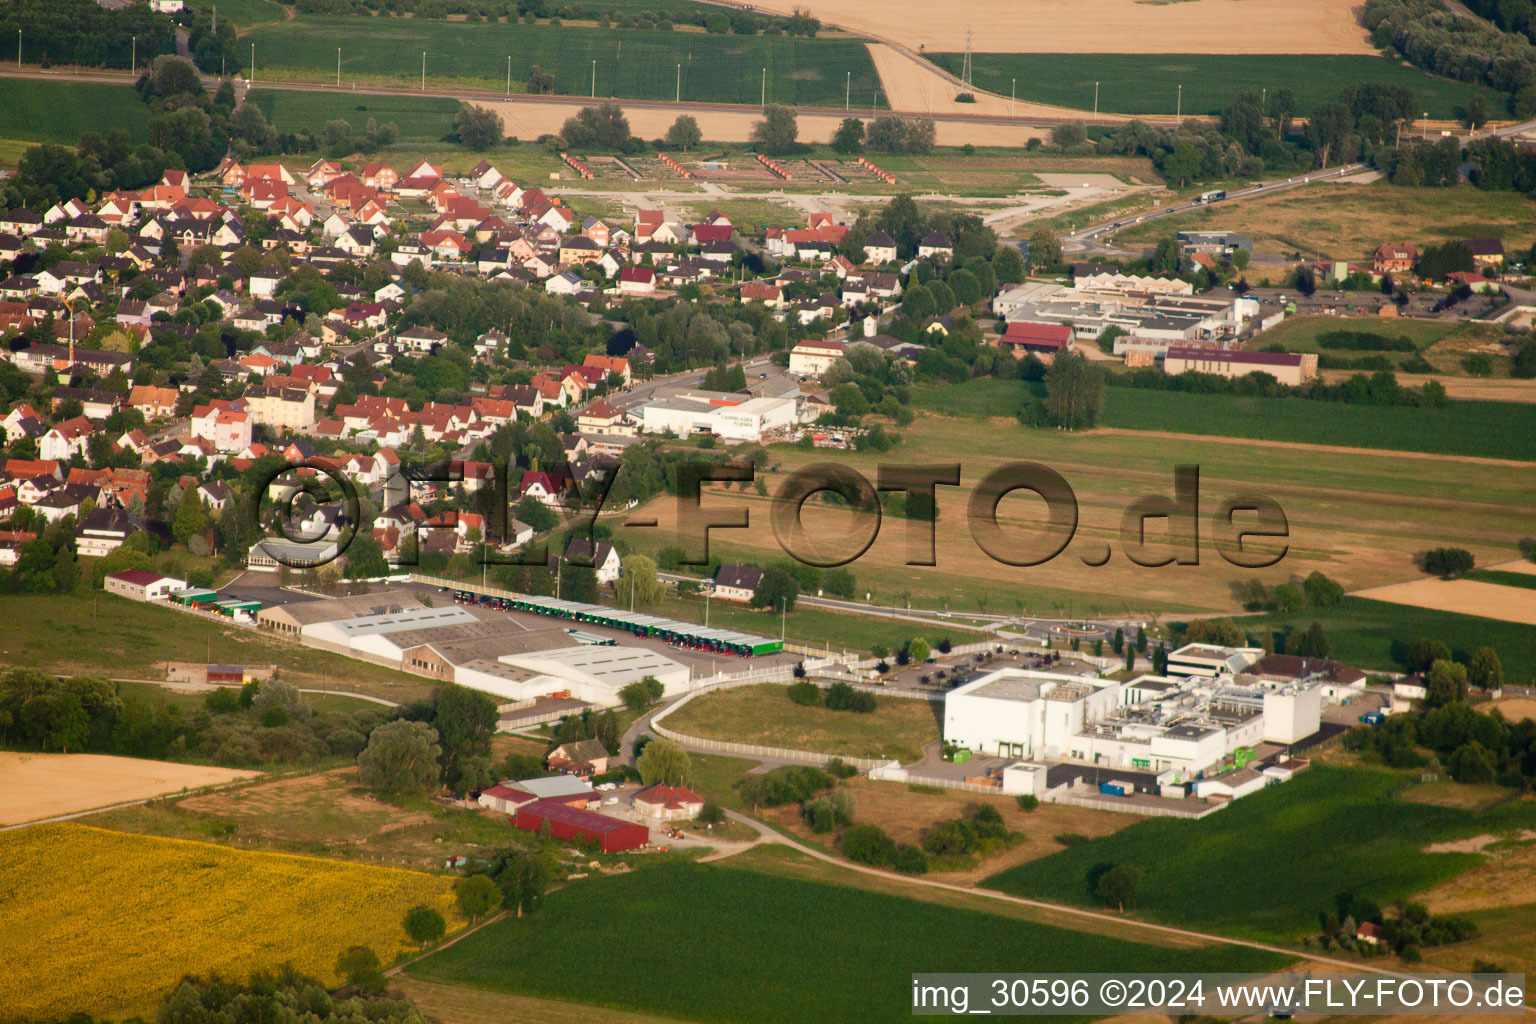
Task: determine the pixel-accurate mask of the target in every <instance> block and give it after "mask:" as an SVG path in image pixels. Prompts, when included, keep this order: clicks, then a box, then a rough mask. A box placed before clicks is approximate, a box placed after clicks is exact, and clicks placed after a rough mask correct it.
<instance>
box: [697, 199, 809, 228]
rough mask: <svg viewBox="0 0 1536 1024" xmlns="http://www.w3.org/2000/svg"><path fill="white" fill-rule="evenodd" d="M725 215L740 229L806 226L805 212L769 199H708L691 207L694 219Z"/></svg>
mask: <svg viewBox="0 0 1536 1024" xmlns="http://www.w3.org/2000/svg"><path fill="white" fill-rule="evenodd" d="M715 212H719V213H723V214H725V216H726V217H728V218H730V221H731V223H732V224H735V225H736V227H737V229H738V230H754V231H755V230H762V229H763V228H802V227H805V212H804V211H803V210H798V209H795V208H794V207H791V206H785V205H784V204H783V203H775V202H770V201H769V200H767V199H726V200H722V201H719V202H710V201H708V200H706V201H704V202H701V203H694V204H693V205H691V206H689V207H687V213H688V215H689V218H690V220H703V219H704V218H705V217H707V216H709V215H710V214H711V213H715Z"/></svg>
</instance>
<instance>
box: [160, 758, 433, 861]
mask: <svg viewBox="0 0 1536 1024" xmlns="http://www.w3.org/2000/svg"><path fill="white" fill-rule="evenodd" d="M356 787H357V770H356V769H353V768H342V769H337V770H336V771H330V772H323V773H320V774H318V775H303V776H299V777H297V778H291V779H279V780H277V781H276V782H269V783H266V784H265V785H260V786H249V787H246V788H244V789H241V790H239V791H237V792H232V793H210V794H208V795H206V796H200V797H193V798H191V799H189V800H183V801H182V802H181V806H182V808H183V809H185V810H188V811H193V812H196V813H199V814H207V815H210V816H212V817H215V818H218V819H221V820H225V821H231V822H234V823H235V825H236V828H237V830H238V833H239V834H240V835H241V836H242V837H250V838H258V839H264V840H271V841H276V842H288V843H293V842H323V843H326V844H327V845H331V846H344V845H353V844H362V843H365V842H367V841H369V840H370V839H373V838H376V837H378V836H382V835H386V834H388V833H390V832H394V831H397V830H399V829H404V828H409V827H411V826H413V825H424V824H427V823H429V822H431V821H432V816H431V815H429V814H425V813H422V812H419V811H406V810H402V809H401V808H398V807H393V806H391V805H389V804H386V803H383V802H382V801H380V800H376V799H374V797H372V796H370V795H369V794H368V793H366V792H365V791H362V790H361V789H358V788H356Z"/></svg>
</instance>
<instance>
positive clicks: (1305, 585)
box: [1301, 570, 1344, 608]
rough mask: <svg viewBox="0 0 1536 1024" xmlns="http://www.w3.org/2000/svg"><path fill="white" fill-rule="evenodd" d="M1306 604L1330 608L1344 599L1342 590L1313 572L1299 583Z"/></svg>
mask: <svg viewBox="0 0 1536 1024" xmlns="http://www.w3.org/2000/svg"><path fill="white" fill-rule="evenodd" d="M1301 589H1302V590H1304V591H1305V592H1306V595H1307V603H1308V604H1311V605H1316V606H1317V607H1319V608H1330V607H1332V606H1333V605H1336V604H1338V603H1339V602H1340V601H1342V600H1343V599H1344V588H1343V586H1341V585H1340V584H1338V583H1336V582H1335V581H1333V580H1331V579H1329V578H1328V577H1327V576H1324V575H1323V574H1322V573H1320V572H1317V571H1316V570H1313V571H1312V573H1311V574H1310V575H1308V576H1307V578H1306V579H1305V580H1303V581H1302V583H1301Z"/></svg>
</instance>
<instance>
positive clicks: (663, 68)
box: [242, 15, 879, 109]
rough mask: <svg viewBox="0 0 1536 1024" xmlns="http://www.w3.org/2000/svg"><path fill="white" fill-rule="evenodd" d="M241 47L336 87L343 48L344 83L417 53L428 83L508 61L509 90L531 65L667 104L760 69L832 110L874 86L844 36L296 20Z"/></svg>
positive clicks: (865, 58)
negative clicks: (847, 87) (847, 96)
mask: <svg viewBox="0 0 1536 1024" xmlns="http://www.w3.org/2000/svg"><path fill="white" fill-rule="evenodd" d="M242 41H249V42H254V43H255V44H256V68H257V81H258V83H259V82H260V81H261V76H262V71H263V70H265V71H267V72H269V73H275V74H279V75H281V74H288V75H299V76H306V77H312V78H316V79H317V80H326V81H334V76H335V73H336V48H337V46H338V45H339V46H340V47H341V67H342V82H343V84H345V83H346V82H347V81H348V80H349V79H358V78H364V79H374V80H378V79H389V80H398V81H406V82H411V83H416V82H419V81H420V76H421V55H422V52H423V51H425V52H426V55H427V84H428V85H429V86H430V85H434V84H436V85H442V84H444V83H445V82H447V81H449V80H461V81H476V82H481V83H494V84H496V85H502V84H503V83H505V81H506V76H507V57H508V55H511V57H512V80H513V83H514V85H515V84H517V83H519V82H526V81H527V80H528V76H529V73H530V71H531V69H532V68H533V67H534V66H535V65H537V66H539V67H543V68H548V69H550V70H553V71H554V72H555V91H556V92H558V93H562V94H566V95H572V96H591V95H595V96H596V97H597V98H598V99H605V98H608V97H621V98H633V99H668V100H670V99H672V98H674V96H676V95H677V94H678V82H679V75H681V95H682V98H683V99H685V100H699V101H709V102H717V103H719V102H725V103H751V104H755V103H758V102H759V101H760V100H761V98H762V91H761V90H762V87H763V86H762V83H763V75H764V69H766V74H767V95H768V102H769V103H784V104H790V105H796V104H798V105H801V106H834V105H836V106H840V105H841V104H842V102H843V95H844V87H845V85H846V84H847V78H846V76H847V75H848V74H849V73H851V74H852V76H853V77H852V85H851V89H852V92H853V95H854V96H862V97H868V96H870V95H871V94H872V93H873V91H874V90H875V89H876V88H877V87H878V86H879V78H878V76H877V75H876V74H875V66H874V62H873V61H872V60H871V59H870V57H869V51H868V49H867V48H866V47H865V46H864V44H863V43H862V42H860V41H859V40H856V39H848V38H825V37H823V38H816V39H805V38H797V37H790V36H735V35H706V34H702V33H695V32H657V31H642V30H638V29H603V28H595V27H587V26H582V25H558V26H556V25H547V24H546V25H525V24H516V25H509V24H504V23H482V24H468V23H465V22H447V21H418V20H416V19H414V18H409V19H408V18H356V17H340V16H319V15H301V16H299V17H297V18H293V19H291V20H289V21H284V22H281V23H279V24H275V25H268V26H265V27H263V28H258V29H255V30H253V31H252V32H250V33H249V34H247V35H246V36H245V37H244V38H243V39H242ZM594 61H596V69H597V79H596V84H595V85H594V83H593V78H592V75H593V67H594V65H593V62H594ZM679 66H681V67H679ZM860 102H861V103H863V102H866V101H863V100H861V101H860ZM866 109H867V105H866Z"/></svg>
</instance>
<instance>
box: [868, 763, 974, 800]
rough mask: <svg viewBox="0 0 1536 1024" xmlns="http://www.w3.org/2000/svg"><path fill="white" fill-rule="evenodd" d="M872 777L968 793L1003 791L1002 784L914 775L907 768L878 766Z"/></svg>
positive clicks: (870, 775)
mask: <svg viewBox="0 0 1536 1024" xmlns="http://www.w3.org/2000/svg"><path fill="white" fill-rule="evenodd" d="M869 777H870V778H872V779H879V780H883V781H885V782H905V783H907V784H908V785H912V786H939V787H942V788H944V789H959V790H963V791H964V792H967V793H990V794H992V795H994V796H995V795H997V794H998V793H1001V792H1002V791H1003V789H1002V787H1001V786H983V785H981V784H980V783H977V782H966V781H965V780H964V779H931V778H927V777H925V776H922V775H913V774H912V773H911V772H909V771H907V769H905V768H901V767H895V768H876V769H873V770H872V771H871V772H870V773H869Z"/></svg>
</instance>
